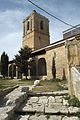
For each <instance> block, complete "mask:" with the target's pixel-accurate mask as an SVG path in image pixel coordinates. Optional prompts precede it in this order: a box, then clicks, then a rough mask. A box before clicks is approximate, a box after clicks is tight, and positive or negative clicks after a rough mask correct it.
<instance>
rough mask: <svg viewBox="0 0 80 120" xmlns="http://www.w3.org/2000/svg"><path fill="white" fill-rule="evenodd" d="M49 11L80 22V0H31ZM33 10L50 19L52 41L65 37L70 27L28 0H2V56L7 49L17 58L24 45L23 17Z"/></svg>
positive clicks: (0, 51) (0, 5) (0, 3)
mask: <svg viewBox="0 0 80 120" xmlns="http://www.w3.org/2000/svg"><path fill="white" fill-rule="evenodd" d="M31 1H32V2H34V3H35V4H37V5H39V6H40V7H42V8H43V9H45V10H46V11H48V12H49V13H51V14H53V15H55V16H56V17H58V18H60V19H62V20H64V21H65V22H67V23H69V24H71V25H73V26H75V25H77V24H80V0H31ZM33 10H36V11H37V12H38V13H40V14H42V15H43V16H45V17H47V18H48V19H49V32H50V43H53V42H55V41H58V40H61V39H63V33H62V32H63V31H65V30H67V29H69V28H70V26H67V25H65V24H63V23H61V22H60V21H58V20H56V19H55V18H52V17H51V16H49V15H47V14H46V13H44V12H43V11H41V10H39V9H38V8H36V7H35V6H33V5H32V4H31V3H29V2H28V1H27V0H0V56H1V54H2V53H3V51H5V52H6V53H7V54H8V56H9V59H10V60H12V59H14V58H15V55H16V54H17V53H18V51H19V50H20V48H21V47H22V34H23V23H22V22H23V19H24V18H26V17H27V16H28V15H29V14H30V13H32V11H33Z"/></svg>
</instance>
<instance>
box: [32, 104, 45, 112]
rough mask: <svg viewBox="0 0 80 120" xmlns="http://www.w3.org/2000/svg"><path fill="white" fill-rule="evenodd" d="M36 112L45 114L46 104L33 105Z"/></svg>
mask: <svg viewBox="0 0 80 120" xmlns="http://www.w3.org/2000/svg"><path fill="white" fill-rule="evenodd" d="M32 106H33V109H34V110H35V111H36V112H44V104H32Z"/></svg>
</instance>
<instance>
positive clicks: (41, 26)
mask: <svg viewBox="0 0 80 120" xmlns="http://www.w3.org/2000/svg"><path fill="white" fill-rule="evenodd" d="M40 29H41V30H43V21H41V22H40Z"/></svg>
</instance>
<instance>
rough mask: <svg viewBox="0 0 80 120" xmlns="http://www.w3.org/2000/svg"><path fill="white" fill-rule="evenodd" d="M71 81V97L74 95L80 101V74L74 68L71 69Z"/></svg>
mask: <svg viewBox="0 0 80 120" xmlns="http://www.w3.org/2000/svg"><path fill="white" fill-rule="evenodd" d="M71 80H72V89H73V95H75V96H76V97H77V98H78V99H79V100H80V73H79V72H78V70H77V69H76V68H75V67H72V68H71Z"/></svg>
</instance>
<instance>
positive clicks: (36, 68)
mask: <svg viewBox="0 0 80 120" xmlns="http://www.w3.org/2000/svg"><path fill="white" fill-rule="evenodd" d="M38 77H39V75H38V60H37V61H36V78H38Z"/></svg>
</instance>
